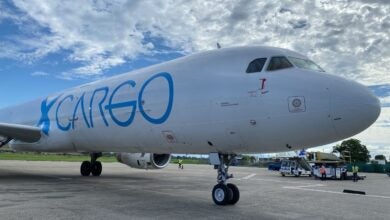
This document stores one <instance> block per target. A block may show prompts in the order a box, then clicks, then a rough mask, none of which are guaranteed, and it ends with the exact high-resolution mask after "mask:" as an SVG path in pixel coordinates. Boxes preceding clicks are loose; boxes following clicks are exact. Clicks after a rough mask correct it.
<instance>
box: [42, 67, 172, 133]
mask: <svg viewBox="0 0 390 220" xmlns="http://www.w3.org/2000/svg"><path fill="white" fill-rule="evenodd" d="M158 78H162V79H165V80H166V82H167V85H168V88H167V89H168V92H169V94H168V96H169V97H168V103H167V108H166V109H165V112H164V114H162V115H161V116H151V115H150V113H149V112H146V111H145V109H144V106H143V103H144V100H143V96H144V93H145V92H146V91H147V89H148V88H149V87H150V85H149V84H150V83H151V82H153V80H155V79H158ZM135 87H136V82H135V81H133V80H128V81H125V82H123V83H121V84H120V85H118V86H117V87H115V89H114V90H113V91H112V93H111V94H109V92H110V90H111V89H110V88H109V87H107V86H105V87H101V88H97V89H95V90H94V91H93V93H92V96H91V98H90V100H85V97H86V93H85V92H84V93H83V94H82V95H81V97H80V98H79V99H78V100H77V102H76V103H75V105H74V104H73V101H76V100H75V96H74V95H67V96H66V97H64V98H62V99H61V101H60V102H59V103H58V105H57V109H56V116H55V117H56V122H57V127H58V129H59V130H61V131H69V130H70V129H71V128H72V129H75V121H76V120H78V118H77V117H76V115H77V114H78V113H79V112H81V114H82V117H83V120H84V123H85V125H86V127H88V128H93V127H94V125H95V121H94V120H95V119H96V118H101V120H103V122H104V124H105V125H106V126H107V127H108V126H109V123H108V118H107V117H106V116H107V114H105V111H108V115H109V116H110V118H111V119H112V121H113V123H114V124H116V125H118V126H121V127H127V126H130V125H131V124H132V122H133V121H134V118H135V115H136V112H137V108H139V112H140V113H141V115H142V117H143V118H144V119H145V120H146V121H148V122H150V123H152V124H162V123H164V122H165V121H167V120H168V118H169V115H170V114H171V111H172V107H173V99H174V85H173V79H172V76H171V75H170V74H169V73H167V72H161V73H158V74H155V75H153V76H151V77H150V78H149V79H147V80H146V81H145V82H144V84H142V86H141V89H140V91H139V93H138V96H137V98H136V99H135V100H120V101H118V99H122V98H123V97H120V96H121V95H126V94H127V93H124V92H122V93H121V92H119V91H120V90H123V89H126V88H127V89H134V88H135ZM61 96H63V95H60V96H58V97H57V98H55V99H53V100H51V101H50V102H49V101H48V99H46V100H44V101H42V103H41V118H40V120H39V122H38V126H41V128H42V132H43V133H45V134H46V135H49V131H50V118H49V111H50V110H51V108H52V107H53V105H54V104H55V103H56V102H57V100H58V99H59V98H60V97H61ZM97 97H99V98H97ZM108 97H109V98H108ZM107 100H108V103H107ZM65 102H67V104H68V105H72V106H73V105H74V108H73V109H74V110H73V115H72V118H71V119H70V122H69V123H67V124H61V122H60V119H61V118H59V115H60V113H61V110H62V107H63V105H65ZM84 102H87V103H88V102H89V106H88V108H89V111H88V112H86V111H85V105H84ZM126 108H128V109H129V110H127V109H126ZM94 109H95V111H94ZM63 110H65V109H63ZM116 110H117V111H116ZM118 112H119V113H118ZM70 113H72V112H70ZM124 113H125V114H127V113H128V114H129V116H128V118H126V119H123V118H120V117H119V116H120V115H121V116H123V115H124ZM87 114H89V115H87ZM94 114H97V115H94ZM99 114H100V115H99Z"/></svg>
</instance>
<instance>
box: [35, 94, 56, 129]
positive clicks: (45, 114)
mask: <svg viewBox="0 0 390 220" xmlns="http://www.w3.org/2000/svg"><path fill="white" fill-rule="evenodd" d="M59 97H60V96H58V97H57V98H55V99H53V100H51V101H50V102H49V103H48V99H49V98H47V99H45V100H44V101H43V102H42V103H41V118H40V119H39V122H38V126H40V127H41V128H42V132H43V133H44V134H46V135H49V131H50V118H49V111H50V109H51V108H52V107H53V105H54V103H56V102H57V99H58V98H59Z"/></svg>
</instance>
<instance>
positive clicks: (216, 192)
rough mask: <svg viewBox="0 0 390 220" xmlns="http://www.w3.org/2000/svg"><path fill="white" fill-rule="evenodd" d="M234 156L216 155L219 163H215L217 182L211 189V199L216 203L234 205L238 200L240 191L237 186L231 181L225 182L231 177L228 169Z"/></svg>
mask: <svg viewBox="0 0 390 220" xmlns="http://www.w3.org/2000/svg"><path fill="white" fill-rule="evenodd" d="M210 157H211V155H210ZM235 157H236V155H233V154H231V155H229V154H219V155H218V159H219V164H218V165H215V167H216V169H218V177H217V181H218V184H217V185H215V186H214V188H213V191H212V197H213V201H214V203H215V204H217V205H234V204H236V203H237V202H238V200H240V191H239V190H238V188H237V186H236V185H234V184H232V183H228V184H226V181H227V180H228V179H230V178H233V175H231V174H230V175H229V173H228V170H229V166H230V164H231V162H232V161H233V160H234V158H235Z"/></svg>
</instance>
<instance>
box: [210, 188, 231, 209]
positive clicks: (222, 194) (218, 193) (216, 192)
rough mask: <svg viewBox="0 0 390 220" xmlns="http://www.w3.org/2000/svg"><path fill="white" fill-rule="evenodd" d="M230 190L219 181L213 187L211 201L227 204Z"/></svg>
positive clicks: (217, 203)
mask: <svg viewBox="0 0 390 220" xmlns="http://www.w3.org/2000/svg"><path fill="white" fill-rule="evenodd" d="M230 193H231V191H230V190H229V189H228V187H227V186H226V185H225V184H222V183H219V184H217V185H215V186H214V188H213V193H212V197H213V201H214V203H215V204H216V205H227V204H228V201H229V199H230V198H231V197H232V196H231V194H230Z"/></svg>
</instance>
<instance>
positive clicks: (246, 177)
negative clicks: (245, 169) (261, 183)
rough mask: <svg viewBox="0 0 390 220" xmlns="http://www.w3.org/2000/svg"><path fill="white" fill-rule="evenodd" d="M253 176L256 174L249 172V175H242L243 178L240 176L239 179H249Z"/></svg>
mask: <svg viewBox="0 0 390 220" xmlns="http://www.w3.org/2000/svg"><path fill="white" fill-rule="evenodd" d="M254 176H256V174H255V173H252V174H250V175H248V176H245V177H243V178H241V179H243V180H249V179H250V178H252V177H254Z"/></svg>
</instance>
